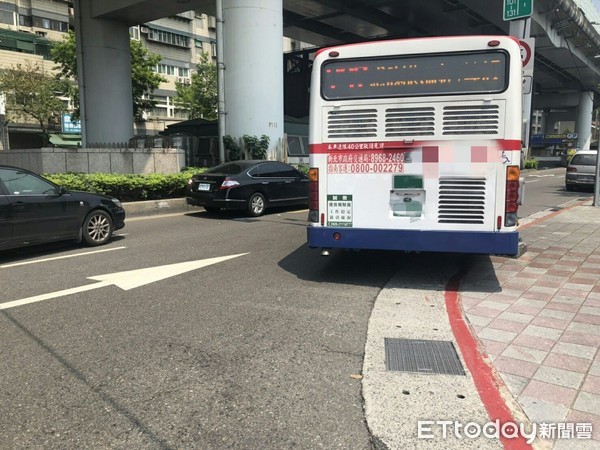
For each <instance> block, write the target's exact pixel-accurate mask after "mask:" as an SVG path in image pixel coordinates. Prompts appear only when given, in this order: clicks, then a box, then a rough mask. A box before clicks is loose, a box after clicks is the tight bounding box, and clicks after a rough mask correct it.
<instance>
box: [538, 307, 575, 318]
mask: <svg viewBox="0 0 600 450" xmlns="http://www.w3.org/2000/svg"><path fill="white" fill-rule="evenodd" d="M538 316H541V317H553V318H554V319H564V320H572V319H573V317H575V313H573V312H569V311H559V310H556V309H546V308H544V309H542V310H541V311H540V312H539V314H538Z"/></svg>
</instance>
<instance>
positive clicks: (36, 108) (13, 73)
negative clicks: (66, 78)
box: [0, 61, 66, 145]
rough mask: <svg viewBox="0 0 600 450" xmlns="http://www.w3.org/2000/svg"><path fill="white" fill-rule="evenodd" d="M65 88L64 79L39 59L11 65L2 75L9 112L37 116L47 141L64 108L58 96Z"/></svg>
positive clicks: (1, 86)
mask: <svg viewBox="0 0 600 450" xmlns="http://www.w3.org/2000/svg"><path fill="white" fill-rule="evenodd" d="M65 90H66V86H65V83H64V82H62V81H61V80H60V79H58V78H57V77H55V76H53V75H50V74H47V73H45V72H44V69H43V68H42V67H41V66H40V65H39V64H38V63H32V62H30V61H27V62H26V63H25V64H17V65H16V66H12V67H11V68H9V69H7V70H5V72H4V73H3V74H2V75H0V91H2V92H4V93H5V94H6V108H7V111H8V114H9V115H11V116H13V117H14V118H21V119H33V120H35V121H36V122H37V123H38V124H39V125H40V128H41V129H42V132H41V134H42V138H43V140H44V145H46V144H47V143H48V141H49V136H50V135H49V127H50V124H51V123H52V122H53V121H54V119H57V118H58V117H60V115H61V113H62V112H63V111H64V109H65V106H64V103H63V101H62V100H61V99H60V98H58V96H57V94H63V93H64V92H65Z"/></svg>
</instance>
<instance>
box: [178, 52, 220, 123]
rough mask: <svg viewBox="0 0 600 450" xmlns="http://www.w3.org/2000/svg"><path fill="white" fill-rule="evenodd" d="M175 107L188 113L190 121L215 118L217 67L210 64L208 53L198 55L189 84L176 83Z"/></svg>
mask: <svg viewBox="0 0 600 450" xmlns="http://www.w3.org/2000/svg"><path fill="white" fill-rule="evenodd" d="M175 88H176V89H177V96H176V97H175V98H174V102H175V106H178V107H180V108H183V109H185V110H187V111H188V113H189V117H190V119H198V118H202V119H206V120H214V119H216V118H217V66H216V65H214V64H213V63H211V62H210V58H209V56H208V53H202V54H201V55H200V61H199V62H198V64H197V65H196V71H195V72H194V73H192V76H191V83H190V84H183V83H177V84H176V85H175Z"/></svg>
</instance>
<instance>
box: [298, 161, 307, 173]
mask: <svg viewBox="0 0 600 450" xmlns="http://www.w3.org/2000/svg"><path fill="white" fill-rule="evenodd" d="M296 169H298V170H299V171H300V172H302V173H303V174H304V175H308V169H309V167H308V164H302V163H300V164H297V165H296Z"/></svg>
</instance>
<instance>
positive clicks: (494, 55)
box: [321, 51, 508, 100]
mask: <svg viewBox="0 0 600 450" xmlns="http://www.w3.org/2000/svg"><path fill="white" fill-rule="evenodd" d="M507 59H508V56H507V54H506V53H505V52H503V51H493V52H470V53H453V54H444V55H416V56H415V55H411V56H398V57H393V58H369V59H352V60H350V59H347V60H332V61H328V62H326V63H324V64H323V66H322V68H321V89H322V95H323V98H325V99H327V100H338V99H352V98H381V97H404V96H414V95H445V94H483V93H494V92H502V91H504V90H505V89H506V83H507V80H508V75H507V66H508V64H507Z"/></svg>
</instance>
